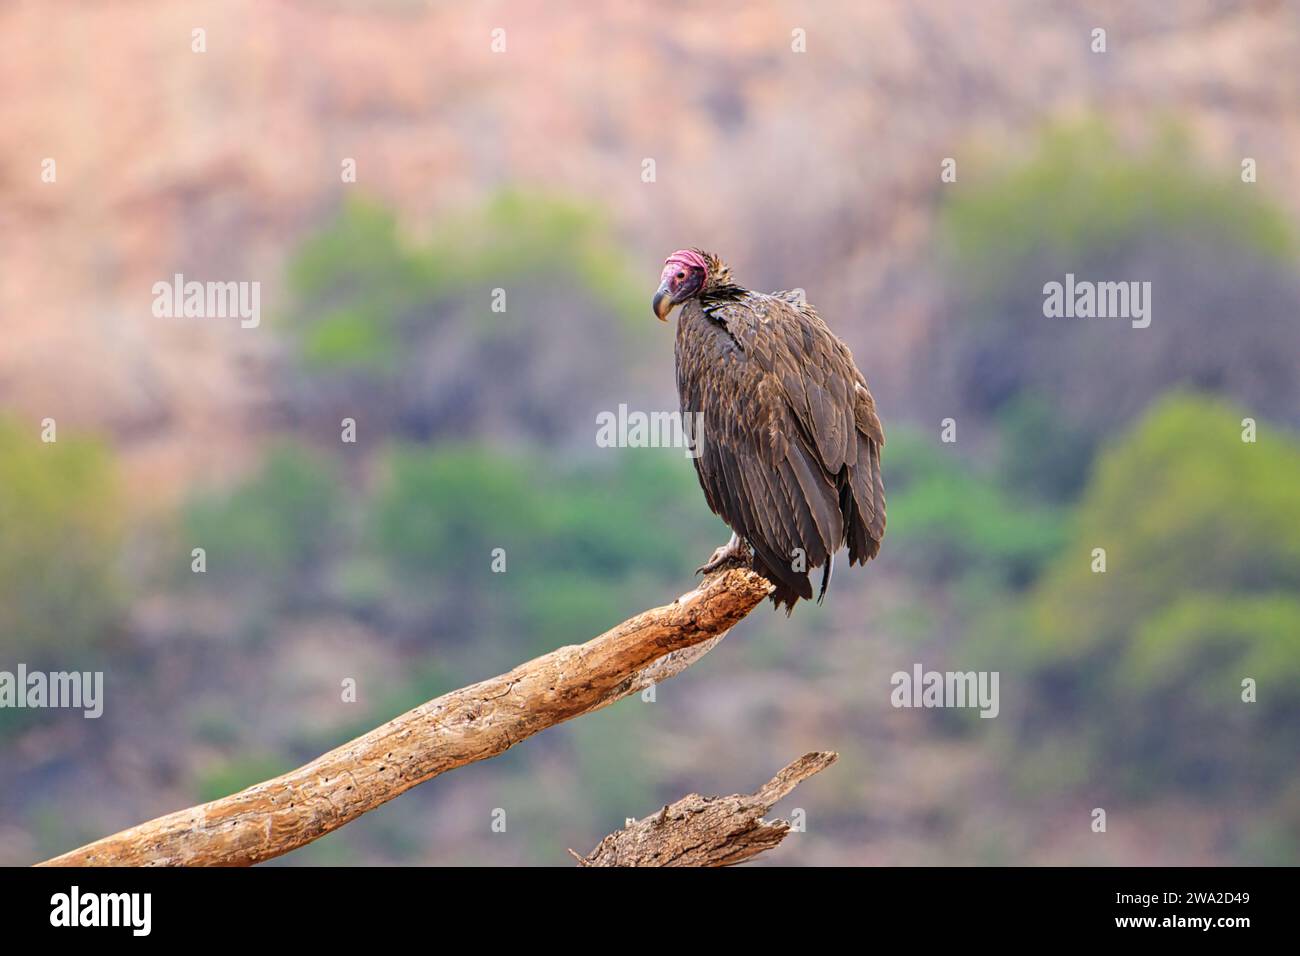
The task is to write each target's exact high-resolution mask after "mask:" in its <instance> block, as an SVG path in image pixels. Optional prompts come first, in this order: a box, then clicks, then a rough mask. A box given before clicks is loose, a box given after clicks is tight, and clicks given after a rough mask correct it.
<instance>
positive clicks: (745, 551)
mask: <svg viewBox="0 0 1300 956" xmlns="http://www.w3.org/2000/svg"><path fill="white" fill-rule="evenodd" d="M728 564H735V565H737V566H741V565H748V564H749V545H747V544H745V542H743V541H741V540H740V535H738V534H736V533H735V532H732V535H731V540H730V541H728V542H727V543H726V544H724V545H723V546H722V547H720V548H718V549H717V550H716V551H714V552H713V556H712V557H711V558H709V560H708V561H706V562H704V564H701V565H700V566H699V567H698V568H696V569H695V573H696V574H711V573H712V572H714V571H716V570H718V569H719V568H721V567H724V566H725V565H728Z"/></svg>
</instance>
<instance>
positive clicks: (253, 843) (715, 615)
mask: <svg viewBox="0 0 1300 956" xmlns="http://www.w3.org/2000/svg"><path fill="white" fill-rule="evenodd" d="M771 589H772V586H771V585H770V584H769V583H768V582H767V581H766V580H765V579H764V578H762V577H761V576H759V575H757V574H755V573H754V572H752V571H749V570H746V569H739V568H731V569H727V570H724V571H721V572H719V573H717V574H715V575H712V576H711V577H709V578H707V579H706V580H705V581H704V582H703V583H702V584H701V585H700V586H699V587H698V588H696V589H695V590H693V591H690V592H688V593H687V594H683V595H682V596H681V597H679V598H678V599H677V600H676V601H674V602H673V603H672V604H669V605H665V606H664V607H657V608H654V609H652V610H649V611H645V612H643V613H641V614H638V615H637V616H636V617H634V618H632V619H630V620H628V621H624V622H623V623H622V624H620V625H618V626H617V627H615V628H613V629H611V630H609V631H606V632H605V633H604V634H602V635H600V636H599V637H597V638H594V639H592V640H590V641H588V642H587V643H585V644H579V645H576V646H569V647H561V648H559V649H558V650H555V651H552V652H551V653H549V654H545V655H543V656H542V657H538V658H536V659H534V660H531V661H528V662H527V663H525V664H521V665H520V666H518V667H516V668H515V669H514V670H512V671H510V672H509V673H508V674H503V675H501V676H499V677H493V678H491V679H490V680H485V681H482V682H480V683H477V684H473V685H471V686H469V687H463V688H461V689H460V690H455V691H452V692H451V693H449V694H444V695H443V696H442V697H438V698H436V699H434V700H431V701H429V702H427V703H424V704H421V705H420V706H419V707H416V708H415V709H414V710H410V711H407V712H406V713H405V714H402V715H401V716H400V717H397V718H395V719H393V720H391V721H389V722H388V723H387V724H385V725H383V726H382V727H378V728H376V729H375V730H372V731H370V732H369V733H366V734H363V735H362V736H360V737H358V738H357V739H356V740H353V741H352V742H350V743H347V744H344V745H343V746H341V747H338V748H336V749H335V750H331V751H330V752H329V753H327V754H325V755H323V756H321V757H318V758H316V759H315V760H313V761H312V762H311V763H309V764H306V765H305V766H302V767H299V768H298V769H296V770H291V771H289V772H288V773H286V774H283V775H282V776H279V777H276V778H274V779H272V780H268V781H266V782H264V783H259V784H255V785H253V786H251V787H249V788H248V789H247V790H241V791H240V792H239V793H236V794H234V795H232V796H229V797H223V798H222V799H220V800H214V801H212V802H211V803H205V804H202V805H200V806H197V807H191V808H189V809H187V810H178V811H176V812H175V813H170V814H167V815H166V816H162V817H158V818H157V819H156V820H150V821H149V822H147V823H142V824H139V825H138V826H134V827H131V828H130V829H128V830H123V831H122V832H120V833H115V834H113V835H112V836H108V837H104V838H103V839H101V840H97V841H95V842H94V843H89V844H87V845H86V846H83V847H81V848H80V849H76V850H72V851H71V852H69V853H65V854H63V855H62V856H57V857H55V858H54V859H52V860H48V861H46V863H45V864H43V865H50V866H59V865H61V866H243V865H248V864H252V863H258V862H260V861H262V860H268V859H271V858H272V857H276V856H280V855H281V854H283V853H287V852H289V851H290V850H294V849H297V848H298V847H300V846H305V845H306V844H308V843H310V842H312V841H313V840H316V839H318V838H319V837H322V836H324V835H325V834H326V833H329V832H330V831H332V830H336V829H338V828H339V827H341V826H343V825H344V824H345V823H348V822H350V821H352V820H355V819H356V818H357V817H359V816H361V814H363V813H365V812H367V811H369V810H373V809H374V808H375V807H377V806H379V805H380V804H382V803H385V802H387V801H388V800H391V799H393V798H394V797H396V796H397V795H398V794H400V793H403V792H405V791H407V790H409V789H410V788H411V787H414V786H416V785H417V784H420V783H423V782H424V781H426V780H428V779H430V778H431V777H435V776H437V775H438V774H440V773H445V772H447V771H448V770H454V769H455V768H456V767H463V766H465V765H466V764H469V763H474V762H475V761H478V760H486V759H488V758H489V757H495V756H497V755H498V754H500V753H503V752H504V751H506V750H507V749H509V748H510V747H512V746H514V745H515V744H517V743H519V741H521V740H524V739H526V738H528V737H531V736H532V735H533V734H535V733H538V732H539V731H542V730H545V729H546V728H547V727H551V726H554V725H555V724H558V723H561V722H562V721H566V720H570V719H572V718H574V717H577V716H579V715H581V714H585V713H589V712H591V711H593V710H596V709H598V708H600V707H604V706H606V705H608V704H610V703H613V702H614V701H616V700H618V699H620V698H622V697H626V696H627V695H628V694H631V693H635V692H636V691H638V690H640V689H642V688H643V687H645V686H648V685H649V684H650V683H652V682H656V681H662V680H665V679H667V678H669V677H672V676H673V675H674V674H677V673H679V672H680V671H682V670H684V669H685V668H686V667H688V666H689V665H690V664H691V663H693V662H694V661H695V660H698V659H699V657H700V656H702V655H703V653H704V651H705V650H707V647H705V646H704V645H706V644H707V645H708V647H712V646H714V645H716V644H717V642H718V641H719V640H721V639H722V637H723V635H725V634H726V632H727V631H728V630H729V629H730V628H731V627H732V626H733V625H734V624H735V623H736V622H737V621H739V620H740V619H741V618H743V617H744V616H745V615H746V614H748V613H749V612H750V611H751V610H753V608H754V607H755V605H757V604H758V603H759V602H760V601H761V600H763V598H764V597H766V596H767V594H768V593H769V592H770V591H771ZM701 648H703V650H702V649H701Z"/></svg>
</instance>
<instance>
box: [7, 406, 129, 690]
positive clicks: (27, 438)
mask: <svg viewBox="0 0 1300 956" xmlns="http://www.w3.org/2000/svg"><path fill="white" fill-rule="evenodd" d="M123 527H124V523H123V500H122V497H121V494H120V487H119V483H118V479H117V476H116V474H115V470H114V467H113V460H112V456H111V454H110V452H109V451H108V450H107V449H106V448H105V447H104V446H103V445H101V444H100V443H98V442H96V441H93V440H90V439H85V438H79V437H74V436H67V435H62V436H60V438H59V440H58V441H56V442H51V443H48V444H46V443H43V442H41V441H40V439H39V436H38V435H37V434H36V433H35V432H34V431H33V430H31V429H25V430H23V429H19V428H18V426H17V425H15V424H12V423H9V422H3V421H0V667H2V668H4V669H12V667H13V666H14V665H15V664H16V663H17V662H19V661H23V662H24V663H27V664H29V665H36V664H39V663H53V664H66V665H67V666H70V667H78V668H84V667H86V666H88V664H89V663H90V662H89V661H87V660H86V659H85V658H84V657H82V656H74V655H78V654H79V652H82V651H85V650H87V649H90V648H93V647H95V646H96V645H99V644H100V643H102V642H103V641H105V640H108V639H110V638H111V637H112V636H113V635H114V634H115V632H116V630H117V628H118V626H119V624H120V620H121V616H122V613H123V611H124V603H125V596H126V595H125V590H124V584H123V579H122V575H121V573H120V572H121V568H120V567H119V559H120V550H121V548H122V544H123Z"/></svg>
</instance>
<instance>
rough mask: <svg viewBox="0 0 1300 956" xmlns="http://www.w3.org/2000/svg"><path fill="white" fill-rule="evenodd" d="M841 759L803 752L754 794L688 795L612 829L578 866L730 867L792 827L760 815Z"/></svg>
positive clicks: (765, 847)
mask: <svg viewBox="0 0 1300 956" xmlns="http://www.w3.org/2000/svg"><path fill="white" fill-rule="evenodd" d="M838 757H839V755H838V754H835V753H831V752H829V751H822V752H814V753H807V754H804V755H803V756H802V757H800V758H799V759H798V760H796V761H795V762H794V763H792V764H790V765H789V766H788V767H786V768H785V769H784V770H782V771H781V772H780V773H778V774H777V775H776V776H775V777H773V778H772V779H771V780H769V781H768V782H767V783H766V784H764V785H763V786H762V787H760V788H759V789H758V790H757V792H755V793H750V794H739V793H735V794H732V795H731V796H729V797H702V796H700V795H699V794H698V793H692V794H689V795H688V796H685V797H682V799H680V800H678V801H677V802H676V803H673V804H670V805H668V806H666V807H664V808H663V809H662V810H660V811H659V812H658V813H655V814H652V815H650V816H648V817H646V818H645V819H644V820H637V821H636V822H635V823H631V824H629V825H628V826H626V827H624V828H623V829H622V830H619V831H618V832H617V833H611V834H610V835H609V836H607V837H605V839H603V840H601V841H600V845H599V846H598V847H596V849H594V850H592V851H591V852H590V853H588V854H587V855H586V856H585V857H583V856H578V854H576V853H574V852H573V851H572V850H570V851H569V852H570V853H571V854H573V856H574V857H576V858H577V860H578V865H579V866H731V865H732V864H735V863H743V862H744V861H745V860H748V859H750V858H751V857H753V856H756V855H758V854H759V853H762V852H763V851H764V850H770V849H771V848H772V847H774V846H776V845H777V844H778V843H780V842H781V841H782V840H784V839H785V835H786V834H787V833H788V832H789V831H790V824H789V823H787V822H786V821H785V820H769V821H764V820H763V814H765V813H767V811H768V810H770V809H772V807H773V805H774V804H776V802H777V801H778V800H780V799H781V798H782V797H784V796H786V795H787V794H789V793H790V791H792V790H793V789H794V788H795V787H797V786H798V785H799V784H800V783H802V782H803V781H804V780H807V779H808V778H809V777H811V776H812V775H813V774H815V773H820V772H821V771H823V770H825V769H826V768H827V767H829V766H830V765H831V764H833V763H834V762H835V761H836V759H837V758H838Z"/></svg>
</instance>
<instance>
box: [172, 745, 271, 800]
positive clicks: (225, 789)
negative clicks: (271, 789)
mask: <svg viewBox="0 0 1300 956" xmlns="http://www.w3.org/2000/svg"><path fill="white" fill-rule="evenodd" d="M291 769H293V764H292V763H291V762H290V761H289V760H288V758H286V757H275V756H269V755H262V756H255V757H252V756H250V757H239V758H236V759H234V760H230V761H227V762H225V763H222V764H220V765H218V766H216V767H213V768H212V769H210V770H207V771H205V772H204V773H202V774H200V775H199V776H198V778H197V779H196V780H195V783H194V790H195V793H196V794H197V797H198V800H199V802H200V803H208V802H209V801H212V800H219V799H221V798H222V797H228V796H230V795H231V794H232V793H238V792H239V791H240V790H243V789H245V788H246V787H251V786H252V785H253V784H255V783H261V782H262V781H263V780H270V779H271V778H272V777H276V776H279V775H280V774H282V773H285V772H286V771H288V770H291Z"/></svg>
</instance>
